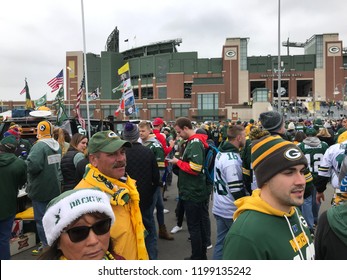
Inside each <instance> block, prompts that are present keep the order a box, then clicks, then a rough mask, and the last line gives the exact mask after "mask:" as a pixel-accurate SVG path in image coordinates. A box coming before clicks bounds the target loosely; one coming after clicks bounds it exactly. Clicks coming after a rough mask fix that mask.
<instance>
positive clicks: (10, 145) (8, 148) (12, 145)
mask: <svg viewBox="0 0 347 280" xmlns="http://www.w3.org/2000/svg"><path fill="white" fill-rule="evenodd" d="M17 146H18V141H17V139H16V137H15V136H13V135H9V136H6V137H5V138H3V139H2V140H1V142H0V150H1V151H3V152H7V153H14V152H15V150H16V148H17Z"/></svg>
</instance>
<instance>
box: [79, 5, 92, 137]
mask: <svg viewBox="0 0 347 280" xmlns="http://www.w3.org/2000/svg"><path fill="white" fill-rule="evenodd" d="M81 10H82V33H83V53H84V75H85V80H84V82H85V89H86V104H87V123H88V138H89V139H90V118H89V98H88V73H87V53H86V34H85V28H84V7H83V0H81Z"/></svg>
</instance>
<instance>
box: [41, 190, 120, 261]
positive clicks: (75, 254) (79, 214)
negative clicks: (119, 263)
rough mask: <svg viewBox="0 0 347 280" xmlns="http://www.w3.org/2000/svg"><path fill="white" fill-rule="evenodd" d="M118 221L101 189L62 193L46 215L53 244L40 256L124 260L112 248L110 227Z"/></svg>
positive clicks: (47, 234)
mask: <svg viewBox="0 0 347 280" xmlns="http://www.w3.org/2000/svg"><path fill="white" fill-rule="evenodd" d="M114 221H115V217H114V214H113V211H112V208H111V205H110V200H109V198H108V197H107V195H106V194H105V193H103V192H102V191H100V190H99V189H79V190H70V191H66V192H64V193H62V194H61V195H59V196H58V197H56V198H54V199H53V200H51V202H50V203H49V204H48V206H47V210H46V213H45V215H44V217H43V227H44V230H45V233H46V237H47V243H48V245H49V246H50V247H49V248H48V249H47V250H45V252H44V253H42V255H41V256H40V259H44V260H101V259H104V260H114V259H123V258H122V257H120V256H118V255H116V254H115V253H114V252H112V249H111V250H110V248H112V246H110V227H111V225H112V224H113V223H114Z"/></svg>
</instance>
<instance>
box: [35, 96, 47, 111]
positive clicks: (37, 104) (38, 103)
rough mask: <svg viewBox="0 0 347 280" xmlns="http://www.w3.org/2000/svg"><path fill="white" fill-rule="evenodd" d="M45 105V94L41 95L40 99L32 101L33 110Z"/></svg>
mask: <svg viewBox="0 0 347 280" xmlns="http://www.w3.org/2000/svg"><path fill="white" fill-rule="evenodd" d="M46 103H47V94H45V95H43V96H42V97H41V98H39V99H37V100H34V104H35V108H38V107H41V106H44V105H45V104H46Z"/></svg>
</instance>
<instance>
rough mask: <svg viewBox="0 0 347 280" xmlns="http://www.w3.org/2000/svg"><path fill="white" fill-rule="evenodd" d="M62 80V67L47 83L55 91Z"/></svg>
mask: <svg viewBox="0 0 347 280" xmlns="http://www.w3.org/2000/svg"><path fill="white" fill-rule="evenodd" d="M63 82H64V73H63V69H61V71H60V72H59V74H58V75H57V76H55V77H54V78H53V79H52V80H50V81H49V82H48V83H47V84H48V85H49V86H50V87H51V88H52V91H51V92H53V91H56V90H57V89H59V86H60V85H62V84H63Z"/></svg>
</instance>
